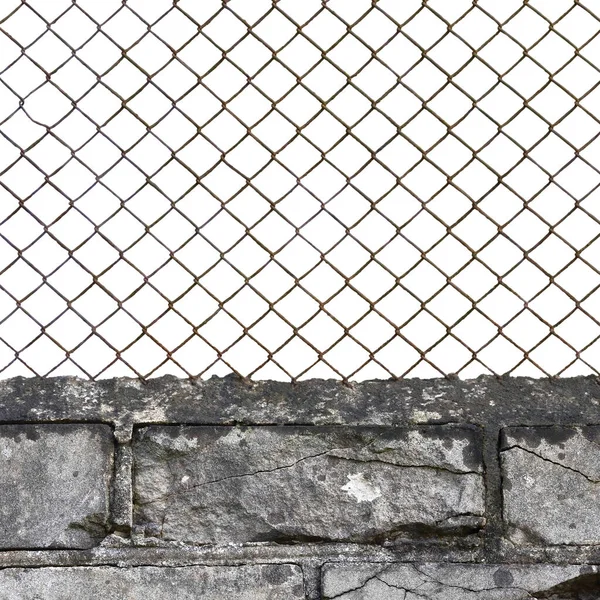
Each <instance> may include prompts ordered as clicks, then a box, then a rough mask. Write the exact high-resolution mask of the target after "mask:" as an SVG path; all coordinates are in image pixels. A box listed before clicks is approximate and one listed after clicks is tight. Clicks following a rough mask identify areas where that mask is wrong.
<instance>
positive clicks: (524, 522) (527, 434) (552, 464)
mask: <svg viewBox="0 0 600 600" xmlns="http://www.w3.org/2000/svg"><path fill="white" fill-rule="evenodd" d="M501 456H502V474H503V495H504V520H505V522H506V525H507V535H508V537H509V539H510V540H511V541H512V542H513V543H516V544H520V545H522V544H532V545H548V544H580V545H581V544H600V427H590V426H588V427H511V428H507V429H505V430H504V432H503V436H502V445H501Z"/></svg>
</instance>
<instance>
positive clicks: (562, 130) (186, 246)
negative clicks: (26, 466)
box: [0, 0, 600, 379]
mask: <svg viewBox="0 0 600 600" xmlns="http://www.w3.org/2000/svg"><path fill="white" fill-rule="evenodd" d="M273 4H274V3H272V2H271V1H262V0H231V1H230V2H227V3H225V5H223V3H222V2H220V1H218V2H217V1H212V0H203V1H202V2H198V1H197V0H180V1H179V2H178V3H177V7H176V8H173V3H172V1H171V0H128V2H126V3H125V6H122V3H121V2H120V0H119V1H117V0H103V1H102V2H99V1H98V0H77V1H76V2H75V3H74V4H73V3H71V1H70V0H27V1H26V2H23V3H22V2H20V1H17V0H2V2H1V4H0V288H2V289H1V290H0V369H3V370H2V372H1V373H0V377H10V376H14V375H32V374H34V373H35V374H40V375H64V374H73V375H81V376H100V377H109V376H117V375H136V374H141V375H144V376H146V375H150V376H157V375H161V374H165V373H172V374H175V375H180V376H187V375H193V376H196V375H201V376H203V377H207V376H210V375H212V374H219V375H223V374H226V373H228V372H230V371H231V370H232V369H233V370H236V371H237V372H239V373H241V374H243V375H251V376H252V377H254V378H273V379H289V378H290V377H293V378H296V377H299V378H307V377H337V378H339V377H350V378H352V379H366V378H387V377H390V376H419V377H430V376H439V375H441V374H447V373H459V374H460V376H461V377H471V376H476V375H479V374H481V373H489V372H495V373H506V372H509V371H511V372H513V374H520V375H533V376H540V375H544V374H561V375H575V374H582V373H590V372H597V371H599V370H600V351H599V347H600V342H597V341H596V340H597V338H598V336H600V326H599V325H598V323H597V322H596V318H598V315H600V291H597V287H598V286H599V285H600V275H599V273H598V272H597V270H596V269H597V268H598V265H600V241H598V240H597V238H598V236H599V235H600V227H599V222H598V218H600V202H599V192H598V190H597V186H598V184H599V183H600V175H599V174H598V172H597V171H596V168H598V166H599V165H600V154H599V144H600V141H598V139H597V136H598V135H599V133H600V123H598V122H597V121H596V119H595V117H596V116H597V115H598V114H599V112H600V111H599V107H600V90H599V89H598V88H597V87H596V86H597V85H598V82H599V81H600V71H598V70H597V69H596V68H594V66H593V65H595V64H596V65H597V64H600V37H598V32H599V31H600V21H599V20H598V18H597V17H598V16H599V15H598V14H595V13H594V10H595V9H597V6H595V3H594V2H593V1H592V0H582V1H581V2H578V3H574V2H572V1H566V0H532V1H530V2H528V3H527V5H523V3H522V2H515V1H512V0H507V1H503V2H501V3H500V2H496V1H494V0H482V1H480V2H478V3H477V6H476V7H473V5H472V3H471V2H470V1H469V2H466V1H460V0H456V1H453V2H447V1H446V0H430V1H428V2H426V3H425V6H424V7H423V6H422V3H421V2H416V1H412V0H403V1H402V2H398V1H397V0H379V1H378V2H376V3H374V7H372V5H371V2H370V1H369V2H366V1H363V0H330V1H329V2H327V3H326V7H325V9H323V7H322V6H321V2H316V1H313V0H304V1H302V2H298V1H297V0H280V1H279V2H277V3H275V6H274V5H273ZM399 25H400V27H399ZM576 48H580V52H579V54H576V52H575V49H576ZM475 51H477V53H476V56H475V55H474V52H475ZM525 103H527V106H525ZM434 113H435V115H437V117H436V116H434ZM438 117H439V118H438ZM473 253H475V256H476V258H475V259H474V258H473ZM167 351H168V352H170V353H171V354H172V360H167ZM577 351H580V355H579V356H578V355H577V354H576V352H577ZM525 353H527V355H525ZM220 354H221V355H222V357H221V359H220V358H219V355H220ZM15 355H18V358H17V359H15ZM474 355H475V358H474ZM423 357H424V358H423Z"/></svg>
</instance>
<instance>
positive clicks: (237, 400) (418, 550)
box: [0, 377, 600, 600]
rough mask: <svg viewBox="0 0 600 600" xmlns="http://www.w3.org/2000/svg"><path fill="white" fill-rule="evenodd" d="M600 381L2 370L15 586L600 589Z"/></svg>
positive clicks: (545, 593) (6, 576) (476, 591)
mask: <svg viewBox="0 0 600 600" xmlns="http://www.w3.org/2000/svg"><path fill="white" fill-rule="evenodd" d="M599 402H600V384H599V382H598V380H597V378H591V377H590V378H576V379H561V380H531V379H519V378H513V379H496V378H485V377H483V378H479V379H476V380H471V381H459V380H455V379H442V380H407V381H401V382H392V381H379V382H365V383H361V384H355V385H353V386H350V387H349V386H344V385H342V384H341V383H338V382H335V381H308V382H304V383H301V384H298V385H296V386H292V385H289V384H284V383H276V382H262V383H250V382H246V381H243V380H241V379H238V378H235V377H226V378H223V379H216V378H215V379H211V380H209V381H205V382H190V381H182V380H178V379H175V378H162V379H157V380H152V381H150V382H149V383H146V384H143V383H140V382H139V381H136V380H125V379H119V380H107V381H100V382H96V383H91V382H86V381H82V380H77V379H70V378H57V379H22V378H19V379H13V380H8V381H3V382H0V457H1V458H0V532H1V535H0V599H11V600H13V599H23V600H34V599H35V600H54V599H65V600H66V599H72V598H78V599H81V600H87V599H92V598H94V599H96V598H102V597H107V598H123V599H125V598H127V599H132V600H135V599H138V598H140V599H141V598H144V600H154V599H165V598H176V599H183V600H186V599H192V598H194V599H195V598H204V599H213V598H214V599H215V600H216V599H222V598H227V599H232V600H238V599H239V600H241V599H244V600H245V599H248V600H249V599H255V598H256V599H263V598H264V599H270V600H279V599H281V600H283V599H286V600H288V599H292V600H295V599H300V598H303V599H308V600H316V599H320V598H323V599H333V598H343V599H346V600H376V599H377V600H380V599H391V600H393V599H396V598H397V599H399V600H417V599H428V600H450V599H452V600H454V599H456V600H459V599H460V600H462V599H465V598H466V599H490V600H491V599H493V600H517V599H525V598H527V599H531V598H536V599H542V598H545V599H548V600H549V599H553V600H567V599H576V598H578V599H588V600H590V599H596V600H597V599H599V598H600V569H599V567H598V566H597V565H600V403H599Z"/></svg>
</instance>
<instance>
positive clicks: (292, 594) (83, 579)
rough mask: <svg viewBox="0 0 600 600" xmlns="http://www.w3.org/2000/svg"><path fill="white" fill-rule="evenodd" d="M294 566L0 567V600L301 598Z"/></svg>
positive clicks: (235, 599) (300, 575)
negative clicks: (2, 568)
mask: <svg viewBox="0 0 600 600" xmlns="http://www.w3.org/2000/svg"><path fill="white" fill-rule="evenodd" d="M304 597H305V595H304V587H303V583H302V572H301V570H300V568H299V567H297V566H295V565H257V566H241V567H203V566H201V567H179V568H178V567H138V568H129V569H124V568H115V567H67V568H42V569H4V570H2V571H0V600H74V599H75V598H76V599H77V600H98V598H114V599H118V600H121V599H123V600H125V599H127V600H167V599H173V600H175V599H176V600H197V599H198V598H202V599H203V600H224V599H225V598H226V599H227V600H304Z"/></svg>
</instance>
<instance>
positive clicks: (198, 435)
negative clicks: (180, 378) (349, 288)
mask: <svg viewBox="0 0 600 600" xmlns="http://www.w3.org/2000/svg"><path fill="white" fill-rule="evenodd" d="M480 446H481V438H480V431H479V430H478V429H477V428H475V427H454V426H436V427H424V428H420V429H402V428H393V427H390V428H381V427H355V428H353V427H339V428H336V427H269V426H267V427H246V428H238V427H199V426H198V427H168V426H167V427H161V426H155V427H147V428H142V429H140V430H138V431H137V432H136V435H135V438H134V445H133V448H134V463H135V466H134V509H135V513H134V521H135V523H136V524H137V525H138V526H145V527H146V531H147V532H148V533H149V534H150V535H152V536H158V537H162V538H163V539H166V540H178V541H185V542H190V543H200V544H203V543H228V542H250V541H292V540H297V541H310V540H332V541H352V542H366V543H368V542H383V541H385V540H393V539H396V538H407V537H436V538H437V539H439V537H440V536H445V535H463V534H468V533H472V532H474V531H477V530H478V529H479V528H480V527H481V525H482V522H483V514H484V486H483V481H482V463H481V456H480V450H481V447H480Z"/></svg>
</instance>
